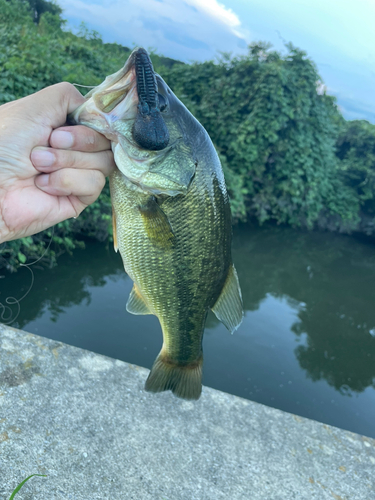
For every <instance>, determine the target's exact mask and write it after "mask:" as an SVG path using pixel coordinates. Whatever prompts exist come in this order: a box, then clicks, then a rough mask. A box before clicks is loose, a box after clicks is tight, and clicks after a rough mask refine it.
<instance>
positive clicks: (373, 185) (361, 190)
mask: <svg viewBox="0 0 375 500" xmlns="http://www.w3.org/2000/svg"><path fill="white" fill-rule="evenodd" d="M336 146H337V151H336V155H337V157H338V158H339V160H340V161H339V168H340V172H341V175H342V178H343V180H344V183H345V184H346V185H347V186H350V187H351V188H353V189H354V191H355V193H356V196H357V199H358V200H359V203H360V206H361V224H360V226H361V229H362V230H363V231H364V232H365V233H367V234H375V125H372V124H371V123H369V122H368V121H365V120H354V121H349V122H346V121H343V123H342V125H341V130H340V133H339V136H338V139H337V142H336Z"/></svg>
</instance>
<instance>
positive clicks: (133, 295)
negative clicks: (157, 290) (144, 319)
mask: <svg viewBox="0 0 375 500" xmlns="http://www.w3.org/2000/svg"><path fill="white" fill-rule="evenodd" d="M126 310H127V311H128V312H129V313H131V314H137V315H144V314H153V313H152V312H151V311H150V309H149V308H148V306H147V304H146V302H145V301H144V299H143V297H142V295H141V293H140V291H139V290H138V288H137V285H136V284H135V283H134V286H133V288H132V291H131V292H130V295H129V298H128V302H127V304H126Z"/></svg>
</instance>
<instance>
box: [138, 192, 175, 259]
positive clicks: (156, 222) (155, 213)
mask: <svg viewBox="0 0 375 500" xmlns="http://www.w3.org/2000/svg"><path fill="white" fill-rule="evenodd" d="M138 208H139V211H140V213H141V216H142V219H143V222H144V225H145V230H146V233H147V236H148V237H149V238H150V240H151V241H152V243H153V244H154V245H155V246H158V247H161V248H163V249H168V248H171V247H172V246H173V244H174V240H175V236H174V234H173V230H172V227H171V224H170V222H169V220H168V217H167V216H166V215H165V213H164V212H163V210H162V209H161V208H160V206H159V205H158V204H157V202H156V200H155V198H154V197H150V198H149V199H148V201H147V203H146V204H145V205H142V206H140V207H138Z"/></svg>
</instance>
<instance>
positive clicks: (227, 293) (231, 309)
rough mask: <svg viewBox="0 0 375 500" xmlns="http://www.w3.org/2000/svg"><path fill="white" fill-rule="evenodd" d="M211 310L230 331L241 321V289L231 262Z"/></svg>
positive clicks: (235, 328)
mask: <svg viewBox="0 0 375 500" xmlns="http://www.w3.org/2000/svg"><path fill="white" fill-rule="evenodd" d="M212 311H213V312H214V313H215V315H216V317H217V319H218V320H220V321H221V322H222V323H223V324H224V325H225V326H226V327H227V328H228V330H229V331H230V332H231V333H233V332H234V330H237V328H238V327H239V326H240V324H241V322H242V318H243V309H242V297H241V289H240V284H239V282H238V276H237V272H236V269H235V267H234V265H233V264H232V265H231V266H230V268H229V272H228V276H227V279H226V281H225V283H224V286H223V289H222V291H221V294H220V296H219V298H218V299H217V301H216V303H215V305H214V307H213V308H212Z"/></svg>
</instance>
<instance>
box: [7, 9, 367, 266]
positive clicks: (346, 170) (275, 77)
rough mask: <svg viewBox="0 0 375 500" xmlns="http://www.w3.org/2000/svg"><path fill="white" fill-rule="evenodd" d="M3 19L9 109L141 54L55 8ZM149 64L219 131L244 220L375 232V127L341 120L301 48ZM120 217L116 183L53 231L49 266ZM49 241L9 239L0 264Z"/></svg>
mask: <svg viewBox="0 0 375 500" xmlns="http://www.w3.org/2000/svg"><path fill="white" fill-rule="evenodd" d="M0 12H1V16H0V49H1V50H0V104H2V103H5V102H8V101H11V100H14V99H18V98H20V97H23V96H25V95H28V94H30V93H33V92H36V91H38V90H40V89H42V88H44V87H46V86H48V85H52V84H54V83H57V82H60V81H64V80H65V81H69V82H72V83H79V84H81V85H88V86H92V85H98V84H99V83H101V82H102V81H103V78H104V77H105V76H106V75H109V74H111V73H114V72H115V71H117V70H118V69H119V68H120V67H121V66H122V65H123V64H124V62H125V61H126V59H127V57H128V55H129V54H130V51H131V49H130V48H128V47H123V46H121V45H119V44H115V43H112V44H108V43H103V41H102V39H101V37H100V36H99V34H98V33H97V32H95V31H90V30H88V29H87V28H86V27H85V25H84V24H82V25H81V27H80V29H79V31H78V32H77V33H73V32H72V31H69V30H67V29H66V28H65V26H64V25H65V21H64V20H63V18H62V16H61V9H60V7H58V5H56V4H55V3H51V2H48V0H0ZM151 57H152V60H153V63H154V66H155V69H156V70H157V71H158V72H159V73H161V74H162V76H163V77H164V79H165V80H166V81H167V83H168V84H169V85H170V86H171V87H172V89H173V91H174V92H175V93H176V95H177V96H178V97H179V98H180V99H181V100H182V101H183V102H184V103H185V104H186V106H187V107H188V108H189V109H190V110H191V112H192V113H193V114H194V115H195V116H196V117H197V119H198V120H199V121H200V122H201V123H202V124H203V125H204V127H205V128H206V129H207V131H208V133H209V134H210V136H211V138H212V140H213V142H214V145H215V147H216V149H217V151H218V154H219V156H220V159H221V161H222V165H223V169H224V173H225V176H226V180H227V184H228V189H229V193H230V197H231V206H232V213H233V216H234V219H235V220H242V221H245V220H247V219H249V218H255V219H256V220H257V221H258V222H259V223H263V222H265V221H275V222H277V223H278V224H290V225H292V226H305V227H308V228H313V227H319V228H324V229H329V230H340V231H348V232H349V231H351V230H360V231H363V232H366V233H367V234H375V201H374V197H375V180H374V175H375V174H374V170H375V167H374V162H375V132H374V130H375V126H373V125H370V124H369V123H368V122H364V121H354V122H346V121H345V120H344V119H343V118H342V116H341V115H340V113H339V111H338V109H337V106H336V103H335V99H334V98H333V97H331V96H329V95H327V94H326V92H325V90H324V86H323V85H322V82H321V79H320V77H319V74H318V72H317V69H316V67H315V65H314V63H313V62H312V61H311V60H310V59H309V58H308V57H307V56H306V54H305V53H304V52H303V51H301V50H299V49H297V48H295V47H293V46H292V45H287V46H286V52H285V53H284V54H281V53H279V52H277V51H274V50H271V48H270V47H269V46H268V45H267V44H263V43H256V44H253V45H251V46H250V47H249V53H248V54H247V55H246V56H242V57H231V56H230V55H227V54H223V55H222V56H221V57H220V58H219V59H218V60H216V61H208V62H203V63H194V64H182V63H179V61H175V60H173V59H169V58H166V57H163V56H162V55H158V54H156V53H152V54H151ZM110 213H111V208H110V199H109V191H108V186H107V187H106V188H105V190H104V192H103V194H102V195H101V196H100V198H99V199H98V201H96V202H95V203H94V204H93V205H91V206H90V207H88V208H87V209H86V210H85V211H84V212H83V214H81V216H80V217H79V218H78V219H77V220H71V221H65V222H64V223H61V224H58V225H57V226H55V229H54V232H53V234H52V241H53V245H52V246H51V248H52V251H51V252H48V255H49V257H50V262H51V263H53V262H54V260H55V258H56V255H58V254H59V253H60V252H61V251H64V250H68V251H69V250H71V249H73V248H74V247H75V246H76V245H77V244H81V245H82V244H83V243H82V241H83V239H84V238H85V237H94V238H98V239H100V240H103V239H105V238H106V237H107V235H108V234H109V235H111V225H110V218H111V214H110ZM50 239H51V232H48V231H47V232H45V233H42V234H39V235H35V236H33V237H30V238H26V239H24V240H19V241H14V242H9V243H6V244H5V245H3V246H2V247H0V257H2V259H1V260H0V267H1V266H2V265H4V263H6V266H7V267H8V268H9V269H12V270H14V269H15V268H16V267H17V265H18V263H22V262H23V261H24V260H25V258H26V257H27V258H28V259H34V256H35V257H39V256H40V255H41V254H42V253H43V248H45V247H46V245H47V244H48V242H49V240H50Z"/></svg>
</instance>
